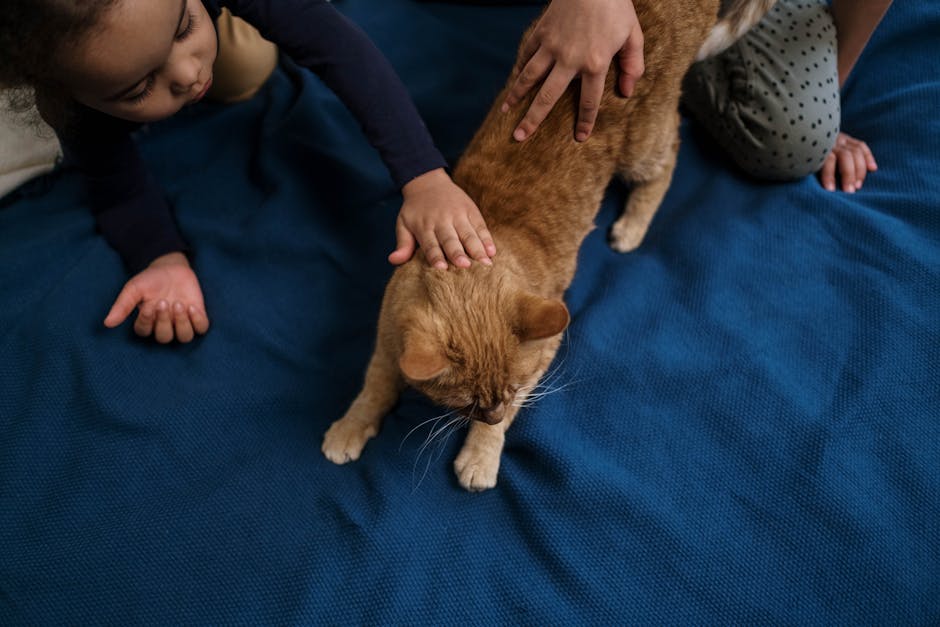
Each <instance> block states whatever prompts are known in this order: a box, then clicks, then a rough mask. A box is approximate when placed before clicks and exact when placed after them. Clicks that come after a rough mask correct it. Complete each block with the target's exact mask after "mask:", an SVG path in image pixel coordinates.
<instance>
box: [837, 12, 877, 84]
mask: <svg viewBox="0 0 940 627" xmlns="http://www.w3.org/2000/svg"><path fill="white" fill-rule="evenodd" d="M891 2H892V0H832V5H831V6H830V8H829V10H830V11H831V12H832V19H833V20H834V21H835V23H836V37H837V40H838V42H839V57H838V61H837V63H838V68H839V87H842V85H843V84H844V83H845V79H846V78H847V77H848V75H849V73H850V72H851V71H852V68H853V67H854V66H855V62H856V61H857V60H858V57H859V56H860V55H861V54H862V50H864V49H865V46H866V45H867V44H868V40H869V39H871V36H872V33H874V32H875V29H876V28H877V27H878V24H880V23H881V18H882V17H884V14H885V13H886V12H887V10H888V7H890V6H891Z"/></svg>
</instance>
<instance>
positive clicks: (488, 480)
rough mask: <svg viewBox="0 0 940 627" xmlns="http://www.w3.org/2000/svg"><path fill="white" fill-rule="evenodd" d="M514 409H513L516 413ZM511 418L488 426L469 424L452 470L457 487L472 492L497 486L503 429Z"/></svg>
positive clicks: (504, 429)
mask: <svg viewBox="0 0 940 627" xmlns="http://www.w3.org/2000/svg"><path fill="white" fill-rule="evenodd" d="M515 412H516V408H512V413H513V414H515ZM510 422H512V419H511V418H510V419H508V420H507V419H506V418H503V420H502V422H500V423H498V424H495V425H488V424H486V423H485V422H480V421H478V420H474V421H473V422H471V424H470V430H469V432H468V433H467V439H466V440H465V441H464V445H463V448H461V449H460V453H459V454H458V455H457V459H455V460H454V471H455V472H456V473H457V480H458V481H459V482H460V485H461V486H462V487H463V488H464V489H466V490H469V491H471V492H480V491H481V490H488V489H490V488H492V487H495V486H496V475H497V474H499V460H500V457H501V456H502V454H503V444H504V443H505V442H506V429H508V428H509V423H510Z"/></svg>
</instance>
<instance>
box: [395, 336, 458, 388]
mask: <svg viewBox="0 0 940 627" xmlns="http://www.w3.org/2000/svg"><path fill="white" fill-rule="evenodd" d="M449 366H450V362H448V361H447V357H445V356H444V354H443V353H441V351H439V350H437V349H436V348H434V347H433V346H431V345H429V344H428V343H427V342H422V341H421V339H420V338H416V337H415V336H414V335H413V334H409V335H406V336H405V348H404V350H403V351H402V354H401V357H399V358H398V367H399V368H400V369H401V373H402V374H403V375H405V377H407V378H409V379H411V380H412V381H429V380H430V379H433V378H435V377H437V376H440V375H441V374H443V372H444V371H445V370H447V368H448V367H449Z"/></svg>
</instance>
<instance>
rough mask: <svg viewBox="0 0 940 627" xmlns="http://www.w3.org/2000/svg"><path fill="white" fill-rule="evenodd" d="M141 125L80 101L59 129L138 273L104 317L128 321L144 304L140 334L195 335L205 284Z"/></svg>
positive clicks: (96, 206) (100, 220)
mask: <svg viewBox="0 0 940 627" xmlns="http://www.w3.org/2000/svg"><path fill="white" fill-rule="evenodd" d="M134 126H135V125H132V124H129V123H125V122H121V121H119V120H116V119H114V118H110V117H108V116H105V115H103V114H100V113H97V112H93V111H91V110H86V109H84V108H81V109H78V110H77V111H76V113H75V119H74V120H73V122H72V125H71V126H70V127H69V131H68V132H67V133H64V134H63V133H60V139H61V140H62V145H63V148H64V152H65V155H66V160H67V162H70V163H71V164H73V165H75V166H76V167H77V168H78V169H79V170H80V171H81V172H82V173H83V174H84V176H85V180H86V185H87V188H88V195H89V202H90V203H91V205H92V211H93V213H94V214H95V220H96V222H97V225H98V229H99V230H100V231H101V233H102V235H103V236H104V238H105V240H106V241H107V242H108V243H109V244H110V245H111V246H112V247H113V248H114V249H115V250H117V252H118V254H120V256H121V258H122V260H123V261H124V263H125V265H126V266H127V268H128V269H129V270H130V271H131V272H132V273H133V274H134V276H133V278H131V280H130V281H129V282H128V283H127V285H126V286H125V288H124V290H123V291H122V292H121V294H120V295H119V296H118V298H117V300H116V301H115V303H114V305H113V306H112V308H111V311H110V312H109V314H108V316H107V318H106V319H105V325H106V326H108V327H114V326H117V325H119V324H121V323H122V322H123V321H124V320H125V319H126V318H127V317H128V316H129V315H130V314H131V313H132V312H133V310H134V308H135V307H137V308H138V309H139V315H138V318H137V322H136V324H135V325H134V330H135V331H136V332H137V334H138V335H141V336H149V335H151V334H153V335H154V337H155V338H156V339H157V341H159V342H162V343H165V342H170V341H172V340H173V339H174V338H176V339H178V340H179V341H181V342H188V341H190V340H191V339H192V338H193V335H194V333H199V334H202V333H205V332H206V330H207V329H208V324H209V322H208V318H207V317H206V314H205V304H204V302H203V296H202V290H201V289H200V287H199V281H198V280H197V279H196V275H195V274H194V273H193V271H192V270H191V269H190V267H189V262H188V261H187V260H186V257H185V255H184V254H183V252H182V251H185V250H186V249H187V247H186V244H185V243H184V242H183V240H182V238H181V237H180V234H179V231H178V230H177V228H176V224H175V222H174V220H173V216H172V213H171V212H170V207H169V205H168V204H167V202H166V200H165V198H164V197H163V193H162V191H161V190H160V188H159V187H158V186H157V184H156V182H155V181H154V180H153V178H152V176H151V175H150V174H149V172H148V171H147V169H146V166H145V165H144V163H143V160H142V159H141V158H140V155H139V154H138V152H137V148H136V146H135V145H134V142H133V140H132V139H131V137H130V131H131V129H132V128H134ZM161 301H165V305H163V306H161ZM180 309H182V315H181V312H180ZM168 314H172V315H168Z"/></svg>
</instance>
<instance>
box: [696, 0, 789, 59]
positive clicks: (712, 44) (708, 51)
mask: <svg viewBox="0 0 940 627" xmlns="http://www.w3.org/2000/svg"><path fill="white" fill-rule="evenodd" d="M776 1H777V0H730V1H726V2H723V3H722V5H723V7H726V8H725V10H724V11H722V12H721V14H720V15H719V16H718V23H717V24H715V26H714V27H712V30H711V32H710V33H708V37H707V38H706V39H705V43H703V44H702V47H701V48H699V50H698V54H697V55H696V57H695V60H696V61H701V60H702V59H706V58H708V57H712V56H715V55H716V54H718V53H719V52H721V51H723V50H725V49H726V48H728V47H729V46H730V45H731V44H733V43H734V42H736V41H737V40H738V39H739V38H740V37H741V35H743V34H744V33H746V32H747V31H748V30H750V29H751V27H752V26H754V25H755V24H757V23H758V22H759V21H760V20H761V18H762V17H764V14H765V13H767V11H769V10H770V7H772V6H773V5H774V3H776Z"/></svg>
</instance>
